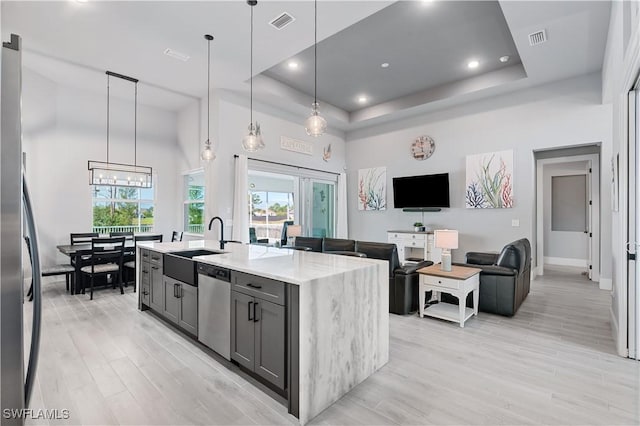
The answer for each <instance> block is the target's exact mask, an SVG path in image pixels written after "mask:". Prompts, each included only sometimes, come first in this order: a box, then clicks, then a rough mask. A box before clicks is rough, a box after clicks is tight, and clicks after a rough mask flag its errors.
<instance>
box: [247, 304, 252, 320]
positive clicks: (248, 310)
mask: <svg viewBox="0 0 640 426" xmlns="http://www.w3.org/2000/svg"><path fill="white" fill-rule="evenodd" d="M251 305H253V302H249V305H248V306H249V309H247V312H249V321H251V320H252V319H253V318H251Z"/></svg>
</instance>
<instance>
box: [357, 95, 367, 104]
mask: <svg viewBox="0 0 640 426" xmlns="http://www.w3.org/2000/svg"><path fill="white" fill-rule="evenodd" d="M368 100H369V98H367V97H366V96H365V95H360V96H358V103H360V104H366V103H367V101H368Z"/></svg>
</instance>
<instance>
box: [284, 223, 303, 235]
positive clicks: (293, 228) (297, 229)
mask: <svg viewBox="0 0 640 426" xmlns="http://www.w3.org/2000/svg"><path fill="white" fill-rule="evenodd" d="M300 235H302V226H300V225H289V226H287V237H299V236H300Z"/></svg>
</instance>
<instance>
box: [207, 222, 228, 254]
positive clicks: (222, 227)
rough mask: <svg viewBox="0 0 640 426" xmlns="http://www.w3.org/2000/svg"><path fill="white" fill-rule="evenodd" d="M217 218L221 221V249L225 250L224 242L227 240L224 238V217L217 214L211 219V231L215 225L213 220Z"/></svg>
mask: <svg viewBox="0 0 640 426" xmlns="http://www.w3.org/2000/svg"><path fill="white" fill-rule="evenodd" d="M216 219H218V220H219V221H220V250H223V249H224V243H225V242H226V241H225V240H224V222H223V221H222V218H221V217H220V216H216V217H214V218H213V219H211V220H210V221H209V231H211V226H212V225H213V221H214V220H216Z"/></svg>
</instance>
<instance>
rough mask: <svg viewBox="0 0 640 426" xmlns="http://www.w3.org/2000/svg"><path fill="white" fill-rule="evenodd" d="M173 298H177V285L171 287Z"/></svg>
mask: <svg viewBox="0 0 640 426" xmlns="http://www.w3.org/2000/svg"><path fill="white" fill-rule="evenodd" d="M173 297H178V284H174V285H173Z"/></svg>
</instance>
